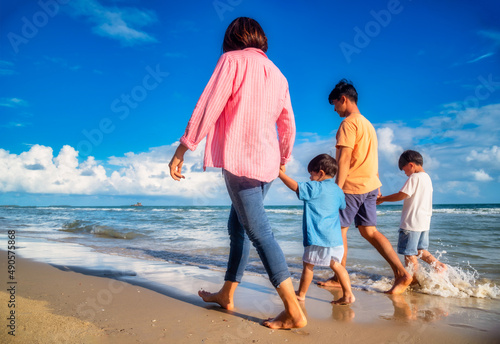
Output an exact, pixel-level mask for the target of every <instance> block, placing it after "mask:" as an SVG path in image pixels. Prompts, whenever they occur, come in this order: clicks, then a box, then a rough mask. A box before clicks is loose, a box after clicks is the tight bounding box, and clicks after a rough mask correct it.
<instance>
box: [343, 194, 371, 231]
mask: <svg viewBox="0 0 500 344" xmlns="http://www.w3.org/2000/svg"><path fill="white" fill-rule="evenodd" d="M377 196H378V189H375V190H373V191H371V192H368V193H365V194H360V195H354V194H345V203H346V208H345V209H342V210H340V225H341V226H342V227H349V226H350V225H351V223H352V221H353V220H354V225H355V226H356V227H358V226H376V225H377V204H376V202H377Z"/></svg>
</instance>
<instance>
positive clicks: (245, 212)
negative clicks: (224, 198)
mask: <svg viewBox="0 0 500 344" xmlns="http://www.w3.org/2000/svg"><path fill="white" fill-rule="evenodd" d="M223 173H224V179H225V181H226V187H227V191H228V193H229V197H230V198H231V201H232V203H233V204H232V205H231V212H230V214H229V221H228V232H229V239H230V250H229V261H228V263H227V271H226V276H225V278H224V280H225V281H231V282H238V283H240V282H241V279H242V277H243V272H244V271H245V267H246V265H247V263H248V256H249V253H250V242H251V243H252V244H253V246H254V247H255V248H256V249H257V253H258V254H259V257H260V259H261V261H262V264H263V265H264V268H265V269H266V271H267V274H268V275H269V280H270V281H271V283H272V284H273V286H274V287H275V288H277V287H278V286H279V285H280V284H281V282H283V281H284V280H286V279H287V278H289V277H290V272H289V271H288V266H287V264H286V260H285V255H284V254H283V251H282V250H281V248H280V246H279V245H278V242H277V241H276V239H275V238H274V234H273V232H272V230H271V226H270V224H269V221H268V219H267V215H266V212H265V210H264V197H265V196H266V193H267V191H268V190H269V188H270V186H271V183H264V182H261V181H258V180H255V179H250V178H247V177H238V176H235V175H234V174H232V173H230V172H228V171H226V170H224V171H223Z"/></svg>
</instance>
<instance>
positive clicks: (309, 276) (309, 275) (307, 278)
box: [296, 262, 314, 301]
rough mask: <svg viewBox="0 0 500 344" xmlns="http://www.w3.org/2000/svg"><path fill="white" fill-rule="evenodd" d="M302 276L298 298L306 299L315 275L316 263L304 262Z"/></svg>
mask: <svg viewBox="0 0 500 344" xmlns="http://www.w3.org/2000/svg"><path fill="white" fill-rule="evenodd" d="M303 266H304V267H303V268H302V276H300V284H299V290H297V292H296V294H297V299H298V300H300V301H304V300H305V299H306V293H307V289H309V285H310V284H311V282H312V280H313V276H314V265H312V264H309V263H306V262H303Z"/></svg>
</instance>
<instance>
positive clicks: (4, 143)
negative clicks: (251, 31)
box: [0, 0, 500, 205]
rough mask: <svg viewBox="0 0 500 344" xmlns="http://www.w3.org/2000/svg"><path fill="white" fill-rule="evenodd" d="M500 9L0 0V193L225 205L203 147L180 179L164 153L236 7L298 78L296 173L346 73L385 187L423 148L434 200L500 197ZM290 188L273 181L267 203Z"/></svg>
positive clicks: (330, 119) (325, 123)
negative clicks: (402, 162) (374, 135)
mask: <svg viewBox="0 0 500 344" xmlns="http://www.w3.org/2000/svg"><path fill="white" fill-rule="evenodd" d="M499 15H500V4H498V3H497V2H496V1H484V0H479V1H438V2H436V1H427V0H412V1H411V0H400V1H396V0H390V1H368V0H363V1H342V2H341V1H316V2H314V3H309V2H305V1H298V0H296V1H293V0H291V1H258V0H257V1H248V0H220V1H212V0H210V1H198V2H189V1H134V0H130V1H126V0H116V1H104V0H41V1H22V0H20V1H13V2H7V1H3V2H1V3H0V16H1V18H0V19H1V35H0V40H1V51H0V79H1V82H0V204H19V205H49V204H70V205H122V204H129V203H135V202H136V201H142V202H143V203H145V204H155V205H159V204H165V205H169V204H186V205H192V204H194V205H205V204H227V203H228V202H229V201H228V198H227V196H226V194H225V189H224V185H223V181H222V179H221V176H220V172H219V171H218V170H209V171H207V172H202V171H201V163H202V153H203V147H202V146H201V147H199V148H198V150H197V151H196V152H193V153H188V154H187V156H186V165H185V166H186V176H187V179H186V180H184V181H182V182H180V183H174V182H173V181H172V180H170V178H169V177H168V168H167V164H168V162H169V160H170V158H171V155H172V153H173V150H174V148H175V146H176V144H177V140H178V139H179V137H180V136H181V135H182V134H183V132H184V129H185V126H186V124H187V121H188V119H189V117H190V115H191V112H192V110H193V108H194V106H195V104H196V101H197V100H198V97H199V95H200V94H201V92H202V91H203V88H204V87H205V85H206V82H207V81H208V79H209V77H210V75H211V73H212V71H213V68H214V67H215V64H216V62H217V59H218V58H219V56H220V54H221V45H222V38H223V34H224V31H225V29H226V27H227V25H228V24H229V23H230V22H231V21H232V20H233V19H234V18H236V17H238V16H249V17H253V18H255V19H256V20H257V21H259V22H260V24H261V25H262V27H263V29H264V30H265V32H266V34H267V36H268V41H269V50H268V57H269V58H270V59H271V60H272V61H273V62H274V63H275V64H276V65H277V66H278V67H279V68H280V69H281V71H282V72H283V74H284V75H285V76H286V77H287V79H288V81H289V85H290V93H291V97H292V105H293V108H294V112H295V117H296V123H297V130H298V133H297V139H296V143H295V147H294V152H293V158H294V159H293V161H292V162H291V163H290V165H289V167H288V171H289V173H290V174H291V175H292V176H293V177H295V178H296V179H298V180H307V172H306V168H305V167H306V166H307V163H308V161H309V160H310V159H311V158H312V157H314V156H315V155H316V154H319V153H323V152H327V153H328V152H332V149H333V147H334V145H335V141H334V136H335V132H336V130H337V128H338V126H339V124H340V121H341V120H340V118H339V117H338V115H337V114H336V113H335V112H333V107H332V106H331V105H329V104H328V101H327V97H328V94H329V92H330V91H331V89H332V88H333V87H334V85H335V84H336V82H337V81H338V80H339V79H341V78H344V77H345V78H348V79H350V80H352V81H353V82H354V84H355V86H356V88H357V90H358V93H359V103H358V105H359V107H360V110H361V112H362V113H363V114H364V115H365V116H366V117H367V118H368V119H369V120H370V121H371V122H372V123H373V124H374V126H375V128H376V129H377V132H378V136H379V155H380V157H379V160H380V162H379V163H380V176H381V179H382V182H383V184H384V186H383V187H382V193H384V194H388V193H392V192H397V191H398V190H399V188H400V187H401V186H402V184H403V183H404V181H405V178H406V177H405V176H404V174H403V173H402V172H400V171H399V170H398V168H397V158H398V156H399V154H400V153H401V152H402V151H403V150H404V149H416V150H419V151H421V152H422V153H423V155H424V159H425V164H424V167H425V168H426V170H427V171H428V172H429V174H430V175H431V177H432V179H433V182H434V202H435V203H493V202H495V203H498V202H499V200H500V198H499V197H498V194H499V193H500V183H499V182H500V139H499V127H500V125H499V123H500V63H499V62H500V23H499V22H498V16H499ZM294 197H295V196H294V195H293V194H292V193H289V192H288V191H287V190H285V188H284V187H283V186H282V184H281V182H279V181H276V182H275V185H274V187H273V188H272V192H271V193H270V195H269V200H268V202H269V204H282V203H285V204H299V203H298V201H297V200H295V199H294Z"/></svg>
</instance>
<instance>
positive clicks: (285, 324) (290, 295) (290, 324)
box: [262, 278, 307, 329]
mask: <svg viewBox="0 0 500 344" xmlns="http://www.w3.org/2000/svg"><path fill="white" fill-rule="evenodd" d="M276 291H277V292H278V295H279V296H280V298H281V300H282V301H283V305H284V306H285V310H284V311H283V312H281V313H280V314H278V316H276V317H275V318H272V319H268V320H266V321H264V322H263V323H262V325H264V326H267V327H269V328H272V329H290V328H300V327H304V326H306V325H307V319H306V316H305V315H304V312H303V311H302V308H300V305H299V302H298V300H297V296H296V295H295V291H294V290H293V283H292V279H291V278H287V279H286V280H284V281H283V282H281V284H280V285H279V287H278V288H276Z"/></svg>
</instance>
